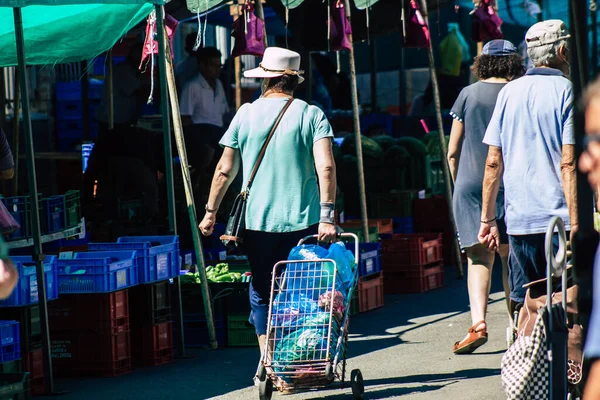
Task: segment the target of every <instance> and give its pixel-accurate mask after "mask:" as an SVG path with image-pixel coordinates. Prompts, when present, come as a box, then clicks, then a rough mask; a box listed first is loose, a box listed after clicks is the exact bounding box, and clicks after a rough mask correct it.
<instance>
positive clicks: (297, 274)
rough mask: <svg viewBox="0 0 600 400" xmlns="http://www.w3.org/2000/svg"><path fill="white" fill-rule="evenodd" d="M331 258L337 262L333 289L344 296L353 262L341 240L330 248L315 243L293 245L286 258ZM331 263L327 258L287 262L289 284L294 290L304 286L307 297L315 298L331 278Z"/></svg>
mask: <svg viewBox="0 0 600 400" xmlns="http://www.w3.org/2000/svg"><path fill="white" fill-rule="evenodd" d="M325 258H326V259H331V260H334V261H335V262H336V265H337V269H338V276H337V278H336V289H337V290H339V291H340V292H341V293H342V294H343V295H344V298H346V299H347V297H348V291H349V289H350V286H351V284H352V282H353V280H354V274H355V270H356V262H355V260H354V255H353V253H352V252H351V251H348V250H347V249H346V246H345V245H344V244H343V243H342V242H338V243H333V244H332V245H331V246H330V247H329V250H327V249H325V248H324V247H321V246H317V245H301V246H296V247H294V248H293V249H292V251H291V252H290V254H289V257H288V259H289V260H307V261H308V260H317V259H325ZM333 271H334V268H333V264H331V263H327V262H319V263H299V264H290V265H288V266H287V268H286V274H287V275H288V276H289V277H290V279H289V280H288V287H289V288H292V289H295V290H302V289H304V290H305V291H306V290H307V291H308V292H307V293H308V295H309V297H311V298H313V299H315V300H316V299H318V298H319V296H321V295H322V294H323V293H324V292H325V291H327V289H328V288H331V286H332V282H333Z"/></svg>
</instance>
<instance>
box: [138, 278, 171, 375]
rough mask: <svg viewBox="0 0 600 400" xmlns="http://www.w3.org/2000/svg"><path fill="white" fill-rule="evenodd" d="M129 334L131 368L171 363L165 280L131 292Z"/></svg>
mask: <svg viewBox="0 0 600 400" xmlns="http://www.w3.org/2000/svg"><path fill="white" fill-rule="evenodd" d="M131 322H132V335H133V337H134V338H135V340H136V343H137V344H136V346H134V347H133V362H134V364H135V365H162V364H167V363H169V362H171V361H173V324H172V322H171V288H170V284H169V281H161V282H156V283H150V284H145V285H140V286H137V287H135V288H133V289H131Z"/></svg>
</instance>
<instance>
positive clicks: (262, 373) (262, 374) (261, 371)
mask: <svg viewBox="0 0 600 400" xmlns="http://www.w3.org/2000/svg"><path fill="white" fill-rule="evenodd" d="M256 376H257V377H258V380H259V381H261V382H262V381H264V380H265V379H266V378H267V369H266V368H265V366H264V365H263V364H262V363H261V364H260V366H259V367H258V371H256Z"/></svg>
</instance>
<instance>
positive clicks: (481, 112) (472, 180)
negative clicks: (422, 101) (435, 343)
mask: <svg viewBox="0 0 600 400" xmlns="http://www.w3.org/2000/svg"><path fill="white" fill-rule="evenodd" d="M522 64H523V60H522V59H521V56H520V55H519V54H518V53H517V48H516V47H515V46H514V45H513V44H512V43H511V42H508V41H506V40H492V41H491V42H488V43H487V44H486V45H485V47H484V48H483V51H482V52H481V55H480V56H478V57H476V59H475V64H474V66H473V70H474V72H475V74H477V77H478V78H479V82H477V83H474V84H472V85H470V86H467V87H466V88H464V89H463V90H462V91H461V92H460V95H459V96H458V99H457V100H456V102H455V103H454V106H453V107H452V110H451V111H450V115H451V116H452V117H453V119H454V121H453V122H452V131H451V133H450V142H449V144H448V165H449V166H450V172H451V175H452V179H453V180H454V196H453V208H454V215H455V216H456V224H457V227H458V234H459V236H460V242H461V247H462V248H463V249H464V250H466V252H467V260H468V292H469V303H470V306H471V322H472V326H471V328H469V331H468V333H467V336H466V337H465V338H464V339H463V340H461V341H460V342H456V343H455V344H454V347H453V351H454V353H455V354H470V353H472V352H473V351H474V350H475V349H477V348H478V347H479V346H481V345H483V344H485V343H486V342H487V340H488V332H487V323H486V321H485V317H486V313H487V305H488V298H489V295H490V288H491V283H492V279H491V277H492V267H493V265H494V256H495V254H496V253H497V254H498V255H499V256H500V258H501V260H502V284H503V286H504V292H505V294H506V301H507V305H508V298H509V294H510V291H509V288H508V272H507V266H506V264H507V259H508V236H507V234H506V225H505V224H504V194H503V190H504V189H503V187H502V185H501V186H500V189H499V196H498V198H497V200H496V215H495V217H496V220H497V221H498V231H499V233H500V246H499V248H498V249H496V252H490V251H489V250H488V248H487V247H485V246H483V245H482V244H481V243H479V240H478V238H477V233H478V232H479V225H480V219H479V217H480V215H481V208H482V207H481V193H482V188H483V183H482V182H483V176H484V172H485V160H486V156H487V152H488V146H486V145H485V144H484V143H483V142H482V140H483V135H484V134H485V130H486V128H487V126H488V124H489V122H490V119H491V118H492V114H493V112H494V106H495V105H496V99H497V98H498V93H500V91H501V90H502V89H503V88H504V86H506V84H507V83H508V82H510V81H512V80H514V79H516V78H519V77H521V76H522V75H523V73H524V72H525V69H524V67H523V65H522ZM509 315H510V310H509Z"/></svg>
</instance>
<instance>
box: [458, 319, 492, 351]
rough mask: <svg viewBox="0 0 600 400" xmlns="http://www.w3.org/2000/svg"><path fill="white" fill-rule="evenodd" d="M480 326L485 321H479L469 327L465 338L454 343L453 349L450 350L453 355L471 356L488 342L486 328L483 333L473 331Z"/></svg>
mask: <svg viewBox="0 0 600 400" xmlns="http://www.w3.org/2000/svg"><path fill="white" fill-rule="evenodd" d="M481 324H485V321H480V322H478V323H476V324H475V325H473V326H472V327H470V328H469V335H468V336H467V338H466V339H463V340H462V341H460V342H456V343H454V348H453V350H452V351H453V352H454V354H471V353H472V352H474V351H475V349H477V348H478V347H479V346H482V345H484V344H485V343H486V342H487V341H488V334H487V326H486V329H485V330H484V331H476V330H475V329H476V328H477V327H478V326H479V325H481Z"/></svg>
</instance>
